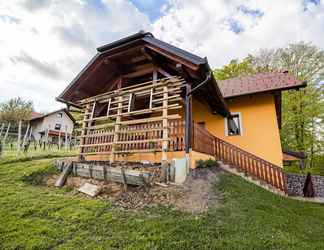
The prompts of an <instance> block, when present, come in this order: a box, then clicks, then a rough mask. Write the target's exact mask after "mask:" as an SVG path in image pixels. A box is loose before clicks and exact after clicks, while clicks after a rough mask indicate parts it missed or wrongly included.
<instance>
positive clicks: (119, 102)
mask: <svg viewBox="0 0 324 250" xmlns="http://www.w3.org/2000/svg"><path fill="white" fill-rule="evenodd" d="M122 100H123V97H122V96H119V97H118V109H117V117H116V124H115V132H114V140H113V144H112V145H111V154H110V163H113V162H114V161H115V151H116V150H115V147H116V146H117V145H118V144H117V142H118V140H119V130H120V122H121V113H122V111H123V110H122V109H123V102H122Z"/></svg>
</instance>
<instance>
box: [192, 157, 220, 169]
mask: <svg viewBox="0 0 324 250" xmlns="http://www.w3.org/2000/svg"><path fill="white" fill-rule="evenodd" d="M215 166H218V163H217V161H215V160H213V159H211V158H209V159H208V160H205V161H204V160H202V159H200V160H198V161H196V167H197V168H210V167H215Z"/></svg>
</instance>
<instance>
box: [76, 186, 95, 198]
mask: <svg viewBox="0 0 324 250" xmlns="http://www.w3.org/2000/svg"><path fill="white" fill-rule="evenodd" d="M78 191H79V192H81V193H84V194H87V195H89V196H91V197H96V196H97V195H98V194H99V192H100V188H99V187H98V186H97V185H94V184H91V183H88V182H86V183H84V184H83V185H81V186H80V188H79V189H78Z"/></svg>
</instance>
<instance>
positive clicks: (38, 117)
mask: <svg viewBox="0 0 324 250" xmlns="http://www.w3.org/2000/svg"><path fill="white" fill-rule="evenodd" d="M58 112H65V113H66V114H67V116H68V117H69V118H70V119H71V120H72V121H73V123H75V122H76V121H75V119H74V117H73V116H72V115H71V113H70V112H69V111H68V110H67V109H66V108H63V109H59V110H55V111H53V112H50V113H47V114H40V113H38V114H40V116H36V117H34V118H31V119H30V120H31V121H34V120H38V119H42V118H45V117H47V116H49V115H52V114H55V113H58ZM35 113H36V112H35Z"/></svg>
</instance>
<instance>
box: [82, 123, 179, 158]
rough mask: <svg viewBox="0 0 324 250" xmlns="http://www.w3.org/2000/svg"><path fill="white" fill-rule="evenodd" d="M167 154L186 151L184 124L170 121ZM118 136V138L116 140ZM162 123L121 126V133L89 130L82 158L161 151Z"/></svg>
mask: <svg viewBox="0 0 324 250" xmlns="http://www.w3.org/2000/svg"><path fill="white" fill-rule="evenodd" d="M168 135H169V138H168V151H182V150H184V146H185V145H184V142H185V140H184V121H183V120H181V119H176V120H170V121H168ZM115 137H117V138H115ZM162 141H163V126H162V121H158V122H148V123H144V124H136V125H126V126H121V127H120V129H119V132H118V133H115V132H114V128H113V127H105V128H97V129H93V130H90V131H89V133H88V134H87V135H86V136H84V144H83V145H81V146H80V147H82V148H83V150H82V153H81V154H82V155H96V154H109V153H111V151H112V148H113V147H114V153H121V154H123V153H125V154H127V153H136V152H159V151H162Z"/></svg>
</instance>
